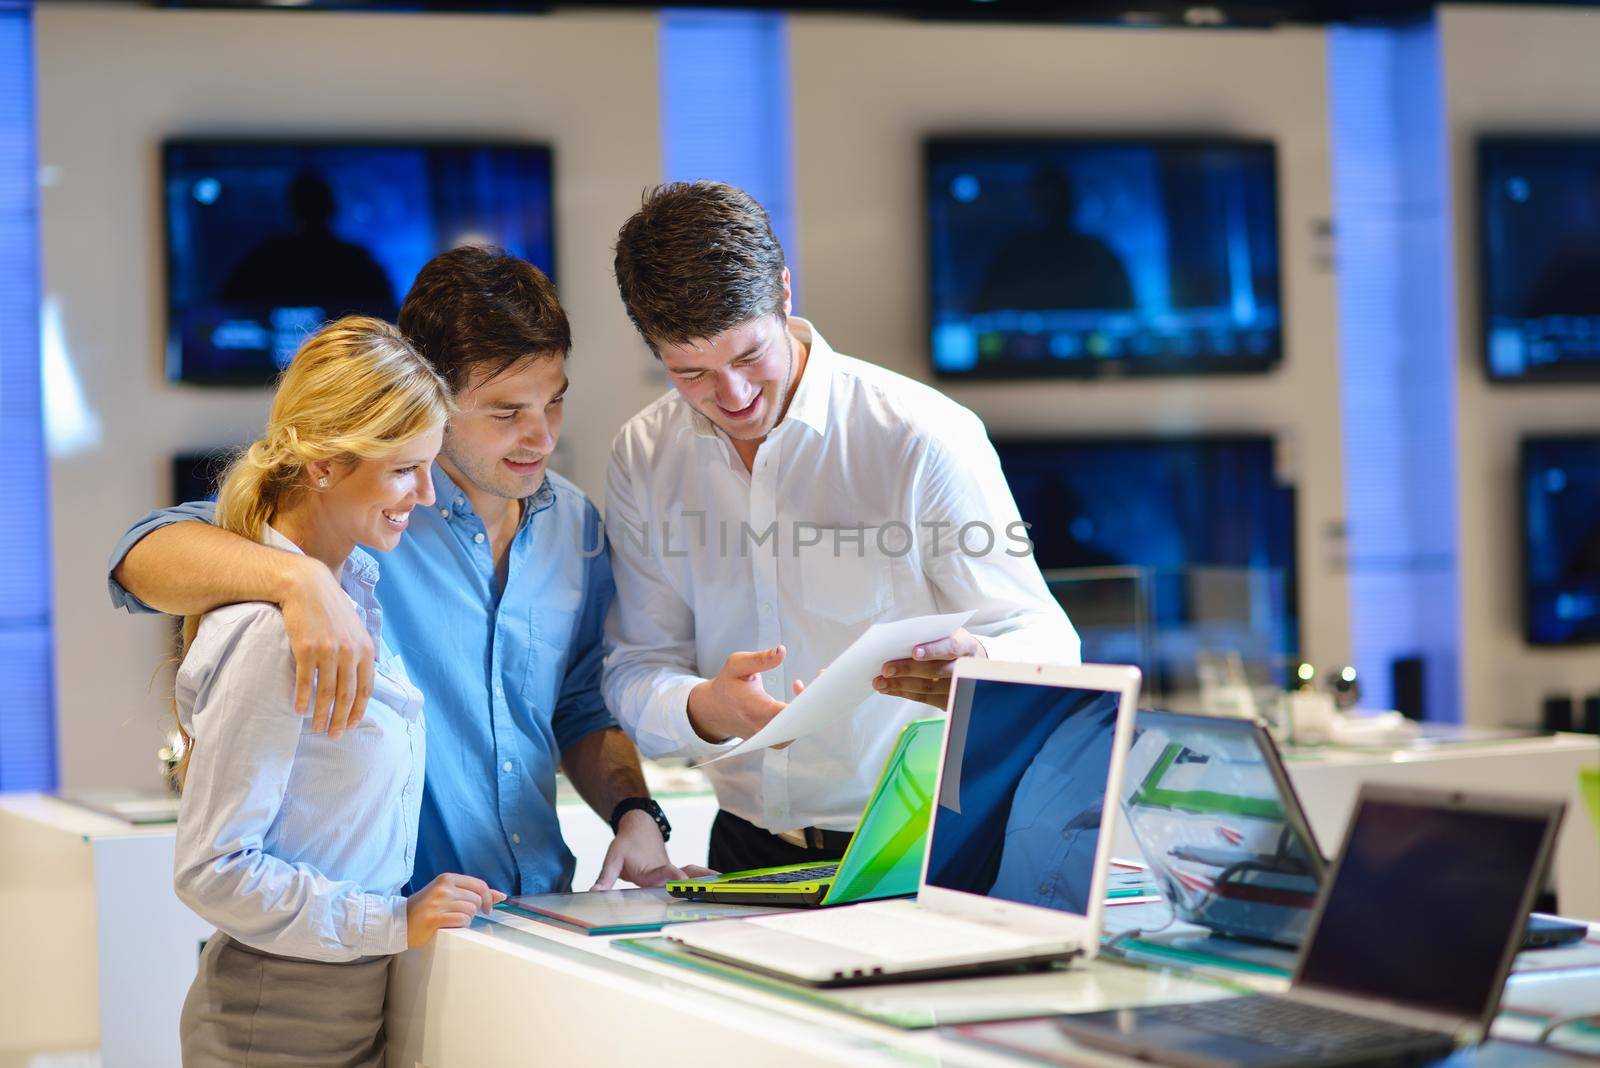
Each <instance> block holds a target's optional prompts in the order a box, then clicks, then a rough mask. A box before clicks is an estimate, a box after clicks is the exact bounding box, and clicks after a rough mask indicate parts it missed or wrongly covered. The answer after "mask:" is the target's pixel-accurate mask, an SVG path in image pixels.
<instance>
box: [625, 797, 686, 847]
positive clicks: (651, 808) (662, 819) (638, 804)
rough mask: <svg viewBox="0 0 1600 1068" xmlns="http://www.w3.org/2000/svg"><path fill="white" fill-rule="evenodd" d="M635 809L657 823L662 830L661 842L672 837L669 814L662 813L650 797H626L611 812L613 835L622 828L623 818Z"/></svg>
mask: <svg viewBox="0 0 1600 1068" xmlns="http://www.w3.org/2000/svg"><path fill="white" fill-rule="evenodd" d="M634 809H638V810H639V811H641V812H648V813H649V814H650V818H651V819H653V820H655V821H656V826H657V827H659V828H661V840H662V841H663V842H665V841H667V840H668V839H669V838H671V837H672V824H670V823H668V822H667V814H666V813H665V812H662V811H661V806H660V805H658V804H656V803H655V801H654V800H652V799H651V798H648V797H625V798H623V799H622V800H621V801H618V802H617V807H616V808H614V809H612V810H611V833H612V834H616V833H617V828H618V827H620V826H622V817H624V816H626V815H627V814H628V813H630V812H632V811H633V810H634Z"/></svg>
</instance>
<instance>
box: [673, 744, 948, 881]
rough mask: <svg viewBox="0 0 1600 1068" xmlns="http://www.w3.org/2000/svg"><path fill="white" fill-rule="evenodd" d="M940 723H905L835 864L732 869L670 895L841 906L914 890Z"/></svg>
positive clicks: (930, 808) (930, 804) (919, 870)
mask: <svg viewBox="0 0 1600 1068" xmlns="http://www.w3.org/2000/svg"><path fill="white" fill-rule="evenodd" d="M943 731H944V720H942V719H919V720H916V721H914V722H912V723H908V724H907V725H906V728H905V730H903V731H901V732H900V738H899V740H898V741H897V742H895V747H894V752H893V753H891V754H890V755H889V760H888V762H887V763H886V764H884V766H883V772H882V774H880V775H879V776H878V785H877V786H876V787H874V788H873V791H872V798H871V800H869V801H868V802H867V807H866V809H865V810H864V811H863V812H862V813H861V825H860V826H859V827H857V828H856V833H855V835H854V836H853V837H852V838H851V839H850V846H849V848H847V849H846V850H845V851H844V856H843V857H841V858H839V859H838V860H837V861H828V862H826V863H822V864H817V863H810V864H790V865H788V866H786V867H782V868H758V869H756V870H754V871H736V872H731V873H729V874H726V875H720V876H718V877H716V878H715V879H694V880H689V881H685V882H674V883H668V884H667V891H668V892H669V893H671V894H672V895H673V896H674V897H685V898H689V899H691V900H694V901H717V902H721V903H723V904H730V905H789V906H794V907H798V908H805V907H813V908H814V907H818V906H823V905H845V904H849V903H850V902H852V901H870V900H872V899H874V898H880V897H901V896H904V895H906V894H914V893H916V892H917V884H918V883H919V882H920V881H921V879H922V851H923V848H924V846H926V845H927V841H928V821H929V818H930V817H931V816H932V814H933V788H934V781H935V780H936V779H937V778H938V771H939V749H940V743H941V741H942V740H943Z"/></svg>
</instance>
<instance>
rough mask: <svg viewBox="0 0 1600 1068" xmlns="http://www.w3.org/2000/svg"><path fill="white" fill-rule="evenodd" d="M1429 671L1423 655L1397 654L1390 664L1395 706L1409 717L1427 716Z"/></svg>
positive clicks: (1403, 714) (1424, 717)
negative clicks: (1425, 667) (1425, 666)
mask: <svg viewBox="0 0 1600 1068" xmlns="http://www.w3.org/2000/svg"><path fill="white" fill-rule="evenodd" d="M1426 681H1427V672H1426V671H1425V670H1424V665H1423V662H1422V657H1420V656H1397V657H1395V658H1394V660H1393V661H1391V662H1390V664H1389V685H1390V687H1391V689H1392V690H1393V692H1394V707H1395V708H1396V710H1398V711H1399V713H1400V714H1401V715H1402V716H1404V717H1406V718H1407V719H1426V718H1427V703H1428V702H1427V689H1426Z"/></svg>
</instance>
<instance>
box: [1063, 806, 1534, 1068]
mask: <svg viewBox="0 0 1600 1068" xmlns="http://www.w3.org/2000/svg"><path fill="white" fill-rule="evenodd" d="M1563 809H1564V806H1563V805H1562V803H1561V802H1559V801H1555V802H1544V801H1526V800H1514V799H1509V798H1503V797H1494V796H1475V795H1471V794H1461V793H1447V792H1444V791H1434V790H1420V789H1408V788H1403V787H1395V786H1378V785H1375V784H1373V783H1367V784H1366V785H1364V786H1363V787H1362V788H1361V793H1360V796H1359V797H1358V798H1357V800H1356V812H1355V815H1354V816H1353V817H1352V818H1351V820H1350V825H1349V828H1348V830H1347V831H1346V832H1345V840H1344V848H1343V849H1341V850H1340V853H1339V859H1338V861H1337V862H1336V864H1335V867H1334V870H1333V873H1332V875H1331V877H1330V878H1329V879H1328V881H1327V885H1325V886H1324V887H1323V889H1322V892H1321V894H1320V896H1319V897H1318V900H1317V908H1316V912H1315V914H1314V916H1313V918H1312V921H1311V929H1310V933H1309V935H1308V936H1307V940H1306V944H1305V946H1304V948H1303V949H1302V950H1301V951H1300V957H1299V960H1298V962H1297V964H1296V967H1295V973H1294V979H1293V981H1292V983H1291V984H1290V987H1289V989H1288V991H1287V992H1286V993H1284V994H1281V995H1274V994H1256V995H1251V996H1246V997H1234V998H1223V999H1221V1000H1217V1001H1202V1002H1196V1003H1193V1004H1187V1005H1163V1006H1158V1007H1154V1008H1140V1009H1120V1010H1117V1011H1114V1012H1095V1013H1084V1014H1081V1015H1077V1016H1065V1017H1061V1018H1059V1019H1057V1020H1056V1021H1055V1026H1056V1027H1057V1028H1059V1029H1060V1031H1061V1032H1062V1033H1063V1034H1064V1035H1066V1036H1067V1037H1069V1038H1071V1039H1073V1040H1074V1041H1076V1042H1079V1043H1082V1044H1084V1045H1087V1046H1093V1047H1096V1048H1099V1049H1105V1050H1110V1051H1112V1052H1116V1053H1121V1054H1125V1055H1131V1056H1134V1057H1137V1058H1139V1059H1140V1060H1145V1061H1153V1062H1155V1063H1157V1064H1168V1065H1175V1066H1181V1068H1223V1066H1235V1065H1237V1066H1243V1068H1280V1066H1282V1068H1287V1066H1290V1065H1294V1066H1305V1065H1318V1066H1334V1065H1349V1066H1354V1065H1371V1064H1393V1063H1396V1062H1401V1061H1410V1060H1413V1059H1429V1058H1437V1057H1443V1056H1445V1055H1447V1054H1449V1053H1450V1052H1451V1051H1452V1050H1453V1049H1454V1048H1455V1047H1456V1046H1457V1045H1460V1044H1463V1043H1470V1042H1477V1041H1480V1040H1481V1039H1482V1038H1483V1037H1484V1035H1485V1034H1486V1033H1487V1032H1488V1028H1489V1023H1490V1021H1491V1020H1493V1019H1494V1014H1495V1008H1496V1007H1497V1005H1498V1004H1499V1001H1500V992H1501V989H1502V988H1503V987H1504V986H1505V980H1506V973H1507V972H1508V971H1510V969H1511V958H1512V957H1513V956H1515V955H1516V952H1517V949H1518V947H1519V946H1520V945H1521V943H1522V928H1523V923H1524V922H1525V921H1526V919H1527V917H1528V911H1529V909H1530V908H1531V907H1532V905H1533V898H1534V895H1535V894H1536V893H1537V891H1538V889H1539V885H1540V882H1541V881H1542V879H1543V876H1544V873H1545V869H1546V866H1547V865H1548V864H1549V861H1550V852H1551V849H1552V847H1553V845H1554V843H1555V836H1556V829H1557V828H1558V827H1559V826H1560V823H1561V815H1562V812H1563Z"/></svg>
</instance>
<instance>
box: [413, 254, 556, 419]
mask: <svg viewBox="0 0 1600 1068" xmlns="http://www.w3.org/2000/svg"><path fill="white" fill-rule="evenodd" d="M398 325H399V327H400V331H401V333H403V334H405V336H406V338H407V339H408V340H409V341H410V342H411V344H412V345H414V346H416V349H417V351H418V352H419V353H421V354H422V358H423V359H425V360H427V361H428V362H429V363H431V364H433V367H434V370H436V371H438V372H439V374H440V375H441V376H442V377H443V378H444V380H445V381H446V382H449V383H450V385H451V387H452V388H454V389H460V388H462V387H463V386H465V385H466V382H467V378H468V376H469V375H470V373H471V372H472V370H473V369H474V368H477V367H487V368H488V369H489V371H490V373H491V374H492V375H497V374H500V373H501V372H503V371H506V370H509V369H510V368H512V367H514V366H516V365H517V364H519V363H521V362H523V361H524V360H530V359H540V358H547V357H550V356H557V357H562V356H566V354H567V352H568V351H569V350H570V349H571V348H572V327H571V326H569V325H568V323H567V313H566V312H565V311H563V310H562V309H561V302H560V301H559V300H557V299H556V289H555V286H554V285H553V284H552V283H551V281H550V279H549V277H548V276H547V275H546V274H545V273H544V272H543V271H541V270H539V268H537V267H535V266H534V265H533V264H531V263H529V262H528V261H527V260H522V259H518V258H517V257H515V256H513V255H511V253H509V252H507V251H506V250H505V249H502V248H495V247H493V246H491V245H462V246H461V247H460V248H453V249H451V250H450V251H449V252H442V253H440V254H439V255H437V256H435V257H434V258H433V259H431V260H429V261H428V262H427V263H426V264H424V265H423V267H422V270H421V271H419V272H418V273H417V280H416V281H415V282H413V283H412V284H411V292H409V293H407V294H406V299H405V303H403V304H401V305H400V321H399V324H398Z"/></svg>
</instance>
